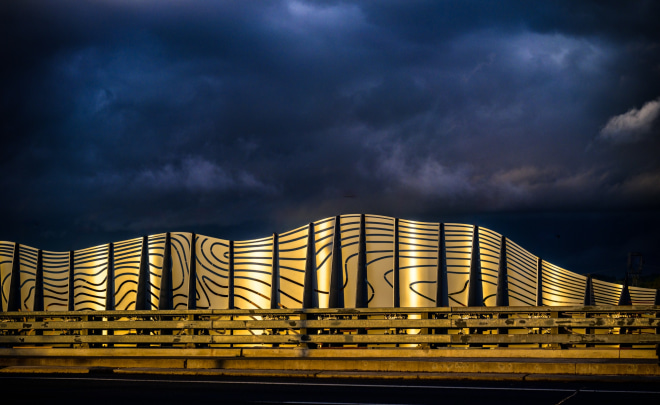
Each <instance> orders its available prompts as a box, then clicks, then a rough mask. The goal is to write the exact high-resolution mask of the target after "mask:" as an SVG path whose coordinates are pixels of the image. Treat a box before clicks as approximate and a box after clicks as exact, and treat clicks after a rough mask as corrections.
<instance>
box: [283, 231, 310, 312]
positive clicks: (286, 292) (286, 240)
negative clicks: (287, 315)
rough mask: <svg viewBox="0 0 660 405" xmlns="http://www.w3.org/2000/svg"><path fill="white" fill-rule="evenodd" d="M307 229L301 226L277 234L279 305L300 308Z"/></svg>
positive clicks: (303, 283)
mask: <svg viewBox="0 0 660 405" xmlns="http://www.w3.org/2000/svg"><path fill="white" fill-rule="evenodd" d="M307 230H308V226H301V227H300V228H298V229H294V230H293V231H290V232H286V233H283V234H281V235H279V253H280V256H279V269H280V283H279V285H280V294H279V295H280V305H281V306H282V307H283V308H302V302H303V292H304V286H305V261H306V260H307V236H308V235H307V233H308V232H307Z"/></svg>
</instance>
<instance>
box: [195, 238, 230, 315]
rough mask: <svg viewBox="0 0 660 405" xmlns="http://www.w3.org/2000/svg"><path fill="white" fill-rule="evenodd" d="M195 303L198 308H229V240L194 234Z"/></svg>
mask: <svg viewBox="0 0 660 405" xmlns="http://www.w3.org/2000/svg"><path fill="white" fill-rule="evenodd" d="M195 238H196V239H195V258H196V260H197V262H196V266H197V267H196V273H197V280H196V281H195V285H196V289H195V291H196V295H197V296H196V304H197V308H199V309H209V308H213V309H231V308H229V241H228V240H225V239H216V238H210V237H208V236H203V235H196V237H195Z"/></svg>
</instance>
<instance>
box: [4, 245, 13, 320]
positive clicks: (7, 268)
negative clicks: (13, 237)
mask: <svg viewBox="0 0 660 405" xmlns="http://www.w3.org/2000/svg"><path fill="white" fill-rule="evenodd" d="M15 246H16V244H15V243H14V242H0V287H1V288H0V291H1V292H2V308H3V309H4V310H5V311H6V310H7V304H8V301H9V289H10V287H11V276H12V274H11V271H12V266H13V262H14V249H15Z"/></svg>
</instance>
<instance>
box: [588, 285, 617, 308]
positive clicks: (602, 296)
mask: <svg viewBox="0 0 660 405" xmlns="http://www.w3.org/2000/svg"><path fill="white" fill-rule="evenodd" d="M592 283H593V286H594V300H595V301H596V305H617V304H618V303H619V298H620V297H621V290H623V286H622V285H619V284H613V283H608V282H606V281H601V280H596V279H593V280H592Z"/></svg>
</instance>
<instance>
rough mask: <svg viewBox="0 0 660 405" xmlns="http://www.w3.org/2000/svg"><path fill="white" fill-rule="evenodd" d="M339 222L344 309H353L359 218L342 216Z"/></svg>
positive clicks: (357, 216)
mask: <svg viewBox="0 0 660 405" xmlns="http://www.w3.org/2000/svg"><path fill="white" fill-rule="evenodd" d="M340 221H341V256H342V260H343V263H342V270H343V272H344V274H343V276H342V279H343V280H344V285H343V292H344V307H346V308H355V298H356V296H355V292H356V288H357V262H358V245H359V237H360V216H359V215H342V216H341V218H340Z"/></svg>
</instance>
